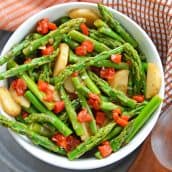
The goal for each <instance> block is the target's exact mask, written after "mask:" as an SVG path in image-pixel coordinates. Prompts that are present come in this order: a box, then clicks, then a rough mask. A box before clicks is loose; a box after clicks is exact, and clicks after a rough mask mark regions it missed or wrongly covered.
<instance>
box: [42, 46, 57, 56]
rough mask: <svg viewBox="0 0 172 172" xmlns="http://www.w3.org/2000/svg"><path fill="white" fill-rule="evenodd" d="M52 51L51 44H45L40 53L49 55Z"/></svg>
mask: <svg viewBox="0 0 172 172" xmlns="http://www.w3.org/2000/svg"><path fill="white" fill-rule="evenodd" d="M53 51H54V47H53V46H52V45H47V46H46V48H45V49H43V50H41V54H42V55H44V56H45V55H50V54H52V52H53Z"/></svg>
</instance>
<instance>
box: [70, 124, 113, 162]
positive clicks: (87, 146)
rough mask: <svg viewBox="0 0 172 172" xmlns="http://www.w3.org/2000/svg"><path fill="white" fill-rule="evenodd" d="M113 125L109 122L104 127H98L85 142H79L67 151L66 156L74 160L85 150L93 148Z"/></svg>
mask: <svg viewBox="0 0 172 172" xmlns="http://www.w3.org/2000/svg"><path fill="white" fill-rule="evenodd" d="M114 126H115V123H109V124H107V125H106V126H105V127H102V128H101V129H99V130H98V131H97V133H96V134H95V135H94V136H91V137H90V138H88V139H87V140H86V141H85V142H83V143H81V144H80V145H78V146H77V147H76V148H75V149H74V150H72V151H71V152H69V153H68V154H67V156H68V158H69V159H70V160H74V159H76V158H79V157H80V156H82V155H83V154H85V153H86V152H87V151H89V150H91V149H93V148H94V147H95V146H97V145H98V144H100V143H101V142H102V140H103V139H104V138H105V137H106V136H107V134H108V133H110V132H111V130H112V128H113V127H114Z"/></svg>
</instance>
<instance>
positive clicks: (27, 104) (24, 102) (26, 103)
mask: <svg viewBox="0 0 172 172" xmlns="http://www.w3.org/2000/svg"><path fill="white" fill-rule="evenodd" d="M9 91H10V94H11V96H12V98H13V100H14V101H15V102H16V103H17V104H19V105H20V106H23V107H25V108H29V107H30V102H29V101H28V100H27V99H26V98H25V97H24V96H18V95H17V93H16V91H15V90H14V89H13V88H12V87H10V89H9Z"/></svg>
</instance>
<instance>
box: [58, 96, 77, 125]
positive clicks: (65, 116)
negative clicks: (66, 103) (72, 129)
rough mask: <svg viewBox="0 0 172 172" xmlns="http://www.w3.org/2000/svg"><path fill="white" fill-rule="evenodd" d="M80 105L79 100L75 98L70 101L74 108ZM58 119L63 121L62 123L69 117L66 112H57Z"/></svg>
mask: <svg viewBox="0 0 172 172" xmlns="http://www.w3.org/2000/svg"><path fill="white" fill-rule="evenodd" d="M79 106H80V103H79V100H78V99H75V100H73V101H72V107H73V108H74V109H75V110H76V109H77V108H78V107H79ZM59 119H60V120H61V121H63V122H64V123H66V122H67V121H68V119H69V117H68V115H67V112H66V111H65V112H62V113H61V114H59Z"/></svg>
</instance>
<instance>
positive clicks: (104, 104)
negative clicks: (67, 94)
mask: <svg viewBox="0 0 172 172" xmlns="http://www.w3.org/2000/svg"><path fill="white" fill-rule="evenodd" d="M73 80H74V85H75V88H76V90H78V91H79V92H81V93H82V95H84V96H85V97H88V95H89V94H90V93H92V92H91V91H90V89H89V88H87V87H86V86H84V85H83V84H81V83H80V80H79V79H78V77H75V78H74V79H73ZM117 108H120V109H122V108H121V107H120V106H118V105H115V104H114V103H112V102H108V100H107V99H106V98H105V97H103V96H101V103H100V109H101V110H103V111H112V110H114V109H117Z"/></svg>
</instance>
